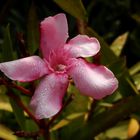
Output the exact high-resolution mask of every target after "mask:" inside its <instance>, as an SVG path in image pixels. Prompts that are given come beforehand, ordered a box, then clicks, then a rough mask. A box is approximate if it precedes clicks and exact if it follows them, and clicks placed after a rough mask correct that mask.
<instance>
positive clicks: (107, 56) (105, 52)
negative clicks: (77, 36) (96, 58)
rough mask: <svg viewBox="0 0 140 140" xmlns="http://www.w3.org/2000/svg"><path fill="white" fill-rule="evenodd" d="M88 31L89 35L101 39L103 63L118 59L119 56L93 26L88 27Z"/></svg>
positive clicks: (106, 63)
mask: <svg viewBox="0 0 140 140" xmlns="http://www.w3.org/2000/svg"><path fill="white" fill-rule="evenodd" d="M86 33H87V35H89V36H92V37H96V38H97V39H98V40H99V42H100V45H101V63H102V64H105V65H108V64H110V63H113V62H115V61H116V60H117V56H116V55H115V54H114V53H113V51H112V50H111V49H110V48H109V45H108V44H107V43H106V42H105V41H104V39H103V38H102V37H101V36H99V35H98V34H97V33H96V32H95V31H94V30H93V29H92V28H90V27H88V28H87V29H86Z"/></svg>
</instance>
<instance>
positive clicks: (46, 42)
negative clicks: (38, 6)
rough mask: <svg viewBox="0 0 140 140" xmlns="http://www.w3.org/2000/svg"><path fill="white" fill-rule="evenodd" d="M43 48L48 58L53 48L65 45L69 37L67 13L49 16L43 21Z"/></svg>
mask: <svg viewBox="0 0 140 140" xmlns="http://www.w3.org/2000/svg"><path fill="white" fill-rule="evenodd" d="M40 28H41V44H40V45H41V50H42V53H43V56H44V57H45V58H46V59H48V57H49V54H50V52H51V50H54V49H56V48H59V47H63V46H64V44H65V42H66V40H67V38H68V24H67V19H66V16H65V14H57V15H55V16H53V17H48V18H46V19H45V20H44V21H42V22H41V27H40Z"/></svg>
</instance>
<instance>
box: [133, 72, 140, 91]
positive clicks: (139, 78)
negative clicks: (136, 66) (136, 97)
mask: <svg viewBox="0 0 140 140" xmlns="http://www.w3.org/2000/svg"><path fill="white" fill-rule="evenodd" d="M132 78H133V81H134V84H135V85H136V88H137V90H140V73H138V74H136V75H134V76H132Z"/></svg>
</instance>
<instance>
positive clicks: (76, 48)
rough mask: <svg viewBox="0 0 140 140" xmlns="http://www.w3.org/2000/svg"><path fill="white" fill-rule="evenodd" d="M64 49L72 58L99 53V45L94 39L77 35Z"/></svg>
mask: <svg viewBox="0 0 140 140" xmlns="http://www.w3.org/2000/svg"><path fill="white" fill-rule="evenodd" d="M65 49H67V51H68V52H69V53H70V54H71V56H72V57H90V56H94V55H95V54H97V53H98V52H99V50H100V44H99V42H98V40H97V39H96V38H93V37H91V38H89V37H88V36H87V35H78V36H76V37H75V38H73V39H71V40H70V41H69V42H68V44H66V45H65Z"/></svg>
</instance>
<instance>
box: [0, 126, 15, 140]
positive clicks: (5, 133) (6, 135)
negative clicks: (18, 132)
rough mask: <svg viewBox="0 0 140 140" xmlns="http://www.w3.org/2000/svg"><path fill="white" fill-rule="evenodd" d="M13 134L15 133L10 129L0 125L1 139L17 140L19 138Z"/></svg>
mask: <svg viewBox="0 0 140 140" xmlns="http://www.w3.org/2000/svg"><path fill="white" fill-rule="evenodd" d="M12 133H13V132H12V131H11V130H10V129H9V128H7V127H6V126H3V125H1V124H0V139H1V138H2V139H3V140H17V137H16V136H15V135H13V134H12Z"/></svg>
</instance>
